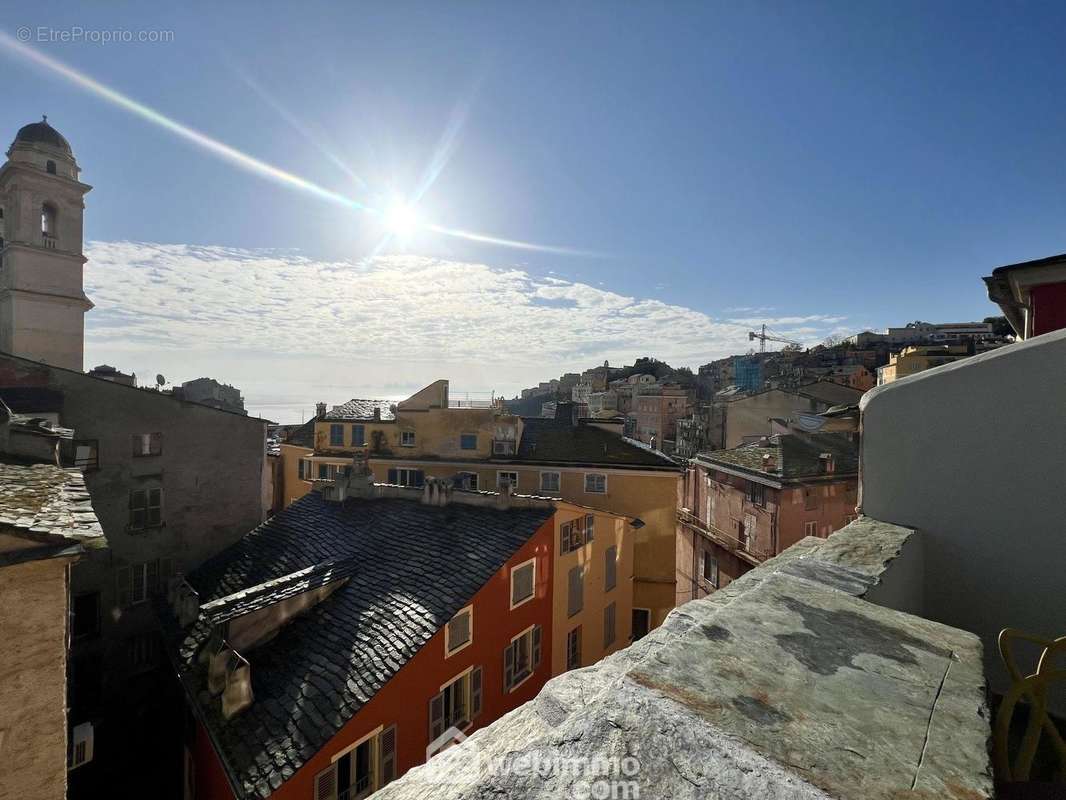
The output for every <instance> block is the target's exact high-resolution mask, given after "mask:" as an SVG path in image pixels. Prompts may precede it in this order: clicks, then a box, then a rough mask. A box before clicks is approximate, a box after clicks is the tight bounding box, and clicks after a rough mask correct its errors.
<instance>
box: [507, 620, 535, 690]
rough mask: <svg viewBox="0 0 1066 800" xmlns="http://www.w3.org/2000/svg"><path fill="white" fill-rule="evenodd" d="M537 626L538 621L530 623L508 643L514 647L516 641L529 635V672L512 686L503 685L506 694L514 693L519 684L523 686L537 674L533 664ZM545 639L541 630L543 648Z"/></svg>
mask: <svg viewBox="0 0 1066 800" xmlns="http://www.w3.org/2000/svg"><path fill="white" fill-rule="evenodd" d="M535 627H537V624H536V623H534V624H532V625H530V626H529V627H528V628H526V629H525V630H524V631H522V632H521V633H519V634H518V635H516V636H512V637H511V641H510V642H509V643H508V645H507V646H508V647H513V646H514V643H515V642H517V641H518V640H519V639H521V638H522V637H523V636H528V637H529V674H528V675H526V676H525V677H524V678H522V680H520V681H518V682H517V683H512V684H511V688H507V687H506V686H504V687H503V691H504V694H513V693H514V691H515V690H516V689H517V688H518V687H519V686H521V685H522V684H523V683H525V682H526V681H528V680H529V679H530V678H532V677H533V676H534V675H536V674H537V668H536V667H535V666H534V665H533V629H534V628H535ZM543 639H544V633H543V631H542V632H541V648H542V649H543V647H544V644H543Z"/></svg>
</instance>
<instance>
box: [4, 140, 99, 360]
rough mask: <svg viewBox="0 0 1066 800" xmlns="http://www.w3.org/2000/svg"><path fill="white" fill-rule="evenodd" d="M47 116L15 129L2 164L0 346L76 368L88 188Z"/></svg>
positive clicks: (84, 302) (85, 302)
mask: <svg viewBox="0 0 1066 800" xmlns="http://www.w3.org/2000/svg"><path fill="white" fill-rule="evenodd" d="M80 171H81V170H80V168H79V167H78V163H77V161H76V160H75V159H74V153H73V151H72V150H71V148H70V144H69V143H68V142H67V140H66V139H65V138H63V136H62V135H61V134H60V133H59V131H57V130H56V129H55V128H53V127H52V126H51V125H49V124H48V121H47V119H45V120H42V121H41V122H34V123H31V124H30V125H26V126H24V127H22V128H20V129H19V131H18V133H17V134H15V141H14V142H12V143H11V147H10V148H8V151H7V161H6V162H4V164H3V166H0V225H2V228H0V352H6V353H14V354H15V355H19V356H23V357H25V358H28V359H31V360H33V361H43V362H45V363H48V364H54V365H55V366H58V367H63V368H65V369H73V370H78V371H81V369H82V364H83V362H82V358H83V352H82V349H83V342H84V338H85V323H84V317H85V312H86V311H88V310H89V309H91V308H92V307H93V304H92V302H90V301H89V298H87V297H86V296H85V291H84V289H83V284H82V271H83V269H84V265H85V261H86V259H85V256H84V255H83V254H82V215H83V213H84V209H85V203H84V197H85V195H86V194H87V193H88V192H89V190H90V189H91V188H92V187H91V186H88V185H87V184H84V183H82V182H81V181H79V180H78V174H79V173H80Z"/></svg>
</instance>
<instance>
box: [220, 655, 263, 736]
mask: <svg viewBox="0 0 1066 800" xmlns="http://www.w3.org/2000/svg"><path fill="white" fill-rule="evenodd" d="M229 652H230V654H231V655H230V657H229V659H228V660H227V662H226V688H225V690H223V692H222V716H223V717H225V718H226V719H232V718H233V717H235V716H236V715H237V714H240V713H241V712H242V711H244V709H246V708H248V706H250V705H251V704H252V700H254V699H255V695H254V694H252V665H251V664H249V663H248V659H246V658H244V657H242V656H241V654H240V653H238V652H237V651H236V650H230V651H229Z"/></svg>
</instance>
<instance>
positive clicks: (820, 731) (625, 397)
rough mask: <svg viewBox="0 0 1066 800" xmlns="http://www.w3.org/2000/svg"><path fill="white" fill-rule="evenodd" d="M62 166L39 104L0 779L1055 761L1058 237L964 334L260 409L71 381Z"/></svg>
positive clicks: (652, 780) (762, 781)
mask: <svg viewBox="0 0 1066 800" xmlns="http://www.w3.org/2000/svg"><path fill="white" fill-rule="evenodd" d="M9 123H10V120H9ZM85 155H86V161H89V160H90V154H85ZM80 173H81V164H80V163H79V161H78V160H77V159H76V158H75V150H74V148H73V147H72V144H71V142H70V141H68V140H67V138H66V137H65V136H64V135H63V134H61V133H60V132H59V131H58V130H56V128H54V127H52V125H51V124H50V123H48V122H47V121H40V122H31V123H29V124H26V125H23V126H22V127H18V128H17V131H16V132H15V134H14V138H13V141H12V142H11V144H10V147H9V148H8V150H7V152H6V161H5V162H4V164H3V166H2V167H0V226H2V227H0V632H2V635H3V640H4V644H5V646H4V648H3V652H0V676H2V680H0V756H2V763H3V768H2V769H0V798H4V799H5V800H6V799H7V798H12V800H14V798H19V800H37V799H38V798H41V800H44V799H45V798H48V799H49V800H59V799H60V798H64V797H69V798H71V799H72V800H78V799H79V798H96V797H142V796H145V795H150V796H153V797H156V796H158V797H164V798H181V799H182V800H251V798H262V799H263V800H266V798H279V800H280V799H282V798H300V799H301V800H312V798H313V800H355V799H356V798H362V797H367V796H369V795H371V794H373V793H375V792H379V791H380V794H378V795H375V796H376V797H381V798H385V799H386V800H388V798H415V797H425V796H429V794H432V795H433V796H434V797H437V798H453V797H454V798H460V797H464V798H469V797H489V796H495V797H535V796H544V797H549V796H550V797H580V796H586V797H588V796H596V797H599V796H603V797H606V796H610V795H607V794H603V795H600V794H592V795H589V794H584V795H582V794H581V792H582V791H587V790H588V785H587V784H584V783H581V782H580V781H581V780H583V779H582V778H581V776H575V775H574V774H572V773H566V772H552V773H551V774H550V775H547V776H544V775H541V776H539V777H537V776H533V777H530V776H529V775H528V774H523V773H521V771H516V770H513V769H511V770H491V769H487V768H486V769H480V770H479V771H475V767H474V761H475V759H472V758H471V757H470V755H471V754H472V753H475V752H476V753H480V754H481V756H483V757H485V758H496V757H499V758H505V757H515V756H522V757H525V758H529V757H531V756H533V755H536V757H537V758H548V757H549V756H552V755H555V756H565V757H567V758H581V759H585V760H586V762H587V761H588V760H589V759H592V760H595V759H612V758H614V759H622V762H626V758H631V759H632V760H633V762H634V763H637V762H639V774H638V772H634V773H633V774H632V775H630V774H629V772H626V773H625V776H624V777H625V780H626V781H628V782H629V783H626V784H625V786H626V787H628V788H627V789H626V791H631V790H632V791H635V792H637V793H636V794H632V795H629V794H627V795H626V796H633V797H637V796H644V797H723V798H725V797H730V798H763V797H788V798H816V797H817V798H826V797H832V798H889V797H892V798H901V797H913V798H919V797H923V798H924V797H945V798H947V797H953V798H960V799H961V798H991V797H993V796H994V793H995V791H996V786H997V785H999V786H1003V785H1006V784H1009V783H1012V782H1017V781H1024V780H1027V779H1028V778H1029V777H1030V773H1032V778H1033V780H1034V781H1036V780H1044V779H1045V778H1046V779H1047V780H1049V781H1050V780H1051V776H1053V775H1055V774H1061V773H1057V770H1059V769H1061V765H1062V763H1063V761H1058V762H1057V761H1056V760H1057V759H1066V755H1064V753H1066V751H1063V749H1062V739H1061V738H1057V737H1058V734H1057V733H1054V731H1062V730H1064V729H1063V727H1062V719H1063V718H1062V716H1060V715H1061V713H1062V712H1063V711H1064V710H1066V707H1062V706H1056V705H1055V701H1054V700H1053V699H1049V697H1050V695H1049V689H1048V685H1049V684H1048V682H1049V681H1050V679H1051V677H1052V676H1057V677H1061V671H1060V672H1059V673H1056V672H1054V671H1050V667H1045V666H1044V664H1045V662H1046V663H1051V659H1053V657H1054V655H1055V653H1061V652H1063V646H1062V642H1063V641H1064V640H1063V639H1062V638H1061V636H1062V634H1063V630H1062V623H1063V620H1064V619H1066V601H1064V596H1066V595H1064V593H1063V592H1062V591H1061V586H1062V576H1061V567H1062V564H1063V563H1066V550H1064V546H1066V545H1064V539H1063V537H1062V535H1061V534H1062V531H1061V512H1060V510H1059V509H1058V507H1057V505H1056V504H1055V503H1053V502H1049V500H1048V496H1049V495H1050V496H1053V497H1057V494H1056V492H1055V489H1056V486H1057V484H1058V482H1060V480H1061V474H1062V470H1061V454H1062V452H1063V448H1064V446H1066V429H1064V428H1063V422H1062V414H1061V405H1062V400H1063V398H1064V397H1066V383H1064V381H1066V378H1064V372H1063V370H1062V369H1061V366H1062V364H1063V363H1066V255H1053V256H1049V257H1048V258H1044V259H1041V260H1038V261H1031V260H1030V261H1024V262H1019V263H1014V264H1009V265H1005V266H1000V265H997V264H994V263H988V264H982V265H981V267H980V268H981V270H982V271H983V272H975V273H974V275H973V277H972V280H973V281H974V282H979V281H981V280H984V282H985V284H986V286H987V293H988V297H989V304H988V309H987V312H988V315H987V317H986V318H984V319H983V320H981V321H967V322H943V321H934V322H924V321H915V322H910V323H907V324H903V325H901V326H900V327H889V328H887V329H886V330H880V331H868V330H863V331H856V332H855V333H854V334H853V335H851V336H849V337H847V338H842V339H834V340H830V341H826V342H824V343H822V344H820V345H816V346H806V345H804V344H802V343H800V342H794V341H789V340H788V339H787V337H783V336H778V335H776V334H775V333H774V332H773V331H772V330H769V329H768V328H767V327H766V326H765V325H763V326H760V327H759V329H758V330H752V331H751V332H750V334H749V339H748V343H747V344H748V347H747V348H745V349H743V351H741V352H737V353H735V354H733V355H729V356H727V357H723V358H717V359H713V360H708V361H706V363H702V364H693V365H691V366H686V365H671V364H668V363H666V362H665V361H662V360H659V359H657V358H655V357H654V354H651V355H648V354H637V353H634V354H633V361H632V363H628V364H618V365H616V364H612V363H608V362H606V361H605V362H604V363H602V364H593V365H590V366H589V367H588V368H587V369H584V370H583V371H566V372H562V374H560V375H559V376H558V377H551V378H547V376H542V375H530V376H529V379H528V380H529V382H530V383H531V384H535V385H531V386H530V387H529V388H526V389H524V390H522V391H521V393H520V394H518V395H517V396H516V397H514V398H510V399H508V398H502V397H497V396H493V397H492V398H491V399H487V400H470V399H468V398H467V397H466V396H465V395H457V394H456V393H455V392H454V391H453V388H452V385H451V376H449V375H448V374H440V375H438V376H437V379H435V380H433V381H432V382H429V383H428V384H427V385H425V386H424V387H423V388H421V389H419V390H418V391H415V392H413V393H410V394H409V395H408V396H406V397H404V398H403V399H399V400H396V399H391V398H390V397H389V390H388V389H387V388H385V387H382V390H381V392H380V393H378V394H377V395H376V396H369V397H351V396H349V394H350V393H349V392H346V391H344V390H342V389H341V390H338V391H337V394H336V395H335V396H332V397H321V398H319V402H318V404H317V408H316V410H315V413H314V415H313V416H312V417H310V418H309V419H307V420H306V421H305V422H303V423H302V424H291V423H290V424H280V423H278V422H275V421H272V420H267V419H263V418H260V417H258V416H253V415H250V414H249V413H247V411H246V409H245V398H244V397H243V395H242V392H241V391H240V390H239V389H237V388H235V387H233V386H231V385H229V384H227V383H225V382H224V381H225V380H226V376H224V375H218V376H216V377H215V378H206V377H201V378H198V379H195V380H190V381H185V382H182V383H178V384H169V383H168V382H167V381H166V378H165V377H164V376H162V375H159V376H158V377H157V378H156V379H154V380H150V381H147V385H146V383H145V382H144V381H143V380H138V378H137V376H136V375H135V374H133V372H132V370H130V368H129V366H128V365H124V364H121V363H117V364H115V365H113V366H112V365H110V364H99V365H95V366H92V367H91V368H88V369H87V364H86V362H85V358H86V356H85V352H86V346H85V333H84V332H85V324H86V319H88V318H89V315H91V314H92V313H93V310H92V309H93V299H92V298H91V297H89V296H88V294H87V292H86V285H85V282H84V270H85V266H86V261H87V258H86V255H85V241H84V236H83V214H86V213H90V211H91V208H92V204H91V199H86V195H87V194H88V193H89V191H90V188H91V187H90V186H89V185H87V184H85V183H83V182H82V180H81V175H80ZM96 178H97V180H98V181H99V182H101V183H102V182H104V181H119V180H121V177H120V176H118V175H99V176H96ZM985 276H987V277H985ZM189 369H190V371H191V372H195V371H196V370H197V369H198V366H197V365H196V364H190V365H189ZM124 370H130V371H128V372H127V371H124ZM196 374H202V373H196ZM541 378H546V379H545V380H540V379H541ZM994 571H1001V572H1002V573H1004V574H1005V575H1007V576H1009V578H1006V579H1004V580H1001V581H997V582H991V581H990V580H989V575H990V574H991V573H992V572H994ZM1004 637H1006V640H1005V639H1004ZM1011 637H1014V639H1017V640H1019V641H1024V642H1025V643H1026V644H1027V646H1034V647H1035V648H1036V651H1035V652H1036V656H1035V660H1033V659H1032V658H1030V657H1031V656H1033V654H1032V653H1028V652H1027V653H1026V655H1025V659H1026V660H1025V661H1024V666H1019V663H1020V662H1018V661H1017V660H1016V658H1021V656H1019V655H1018V653H1017V652H1016V651H1014V650H1012V649H1011V646H1010V644H1009V642H1010V641H1011ZM1056 637H1060V638H1056ZM1005 641H1006V643H1005ZM1001 654H1002V658H1003V659H1005V660H1001ZM1030 660H1033V665H1030V664H1029V661H1030ZM993 726H995V727H993ZM1027 726H1028V727H1027ZM1056 726H1058V727H1057V728H1056ZM1025 731H1028V733H1025ZM1040 731H1045V732H1046V733H1047V735H1046V736H1044V737H1043V740H1042V743H1041V744H1040V745H1039V750H1038V745H1037V743H1036V740H1037V739H1038V738H1040V737H1039V736H1038V733H1039V732H1040ZM990 741H991V742H992V747H991V749H990V748H989V745H988V743H989V742H990ZM1019 749H1021V751H1022V760H1021V762H1018V761H1015V759H1014V756H1015V754H1017V753H1018V752H1019ZM508 763H511V762H508ZM1056 763H1058V764H1059V765H1060V766H1056ZM624 766H625V765H624V763H623V767H624ZM623 771H624V770H623ZM620 775H621V773H619V775H615V778H617V779H618V780H622V777H620ZM630 784H632V785H631V786H630ZM149 787H151V788H149ZM582 787H584V788H582ZM596 791H599V790H596ZM1003 796H1007V795H1003ZM1010 796H1014V795H1010ZM1018 796H1020V795H1018ZM1049 796H1050V795H1049Z"/></svg>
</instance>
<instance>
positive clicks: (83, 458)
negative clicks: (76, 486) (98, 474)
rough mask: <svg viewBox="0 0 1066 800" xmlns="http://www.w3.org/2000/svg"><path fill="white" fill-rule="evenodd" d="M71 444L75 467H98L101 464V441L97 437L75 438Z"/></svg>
mask: <svg viewBox="0 0 1066 800" xmlns="http://www.w3.org/2000/svg"><path fill="white" fill-rule="evenodd" d="M71 444H72V445H73V451H74V466H75V467H78V468H80V469H97V468H98V467H99V466H100V443H99V441H98V440H97V439H75V440H74V441H73V442H72V443H71Z"/></svg>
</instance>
